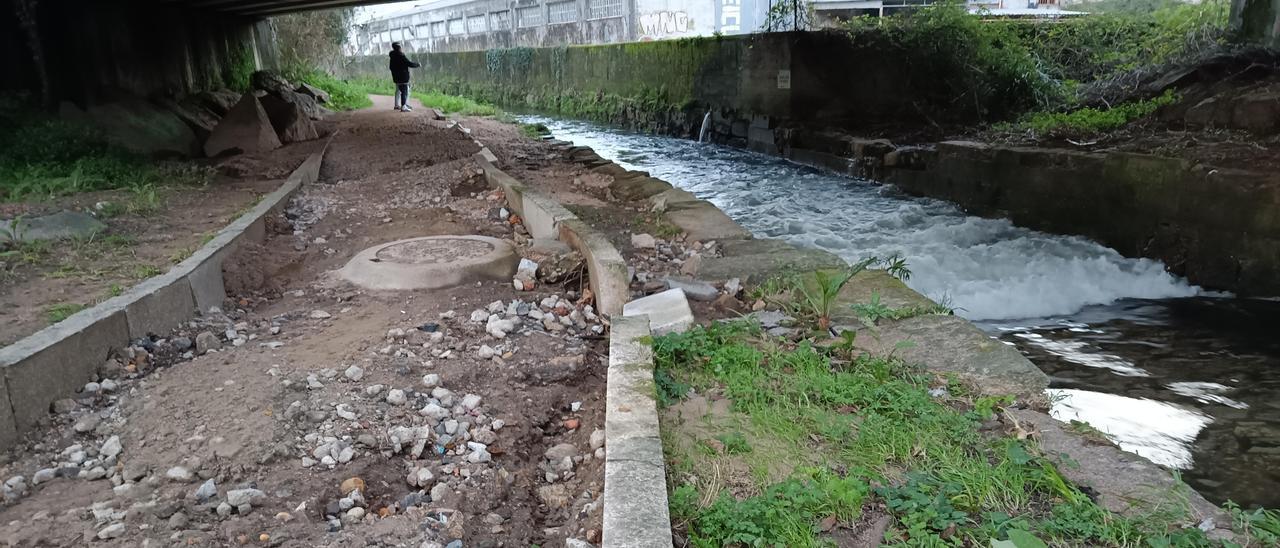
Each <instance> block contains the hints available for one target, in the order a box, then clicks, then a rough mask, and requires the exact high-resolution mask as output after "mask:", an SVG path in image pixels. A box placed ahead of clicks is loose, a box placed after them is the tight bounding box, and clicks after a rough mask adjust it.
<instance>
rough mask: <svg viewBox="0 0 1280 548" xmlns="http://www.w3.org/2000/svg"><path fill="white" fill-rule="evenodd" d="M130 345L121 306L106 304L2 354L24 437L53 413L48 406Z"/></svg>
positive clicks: (1, 366) (0, 360) (0, 366)
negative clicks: (115, 351)
mask: <svg viewBox="0 0 1280 548" xmlns="http://www.w3.org/2000/svg"><path fill="white" fill-rule="evenodd" d="M128 340H129V322H128V320H127V319H126V318H125V311H124V308H123V307H122V306H120V305H119V302H118V301H117V302H112V301H107V302H106V303H102V304H99V305H98V306H95V307H93V308H90V309H88V310H84V311H81V312H79V313H76V314H74V315H72V316H71V317H70V318H67V319H65V320H63V321H61V322H58V323H57V324H54V325H52V326H49V327H48V328H45V329H44V330H42V331H40V332H38V333H36V334H34V335H31V336H29V337H27V338H24V339H22V340H20V341H18V342H16V343H13V344H11V345H9V346H7V347H4V348H3V349H0V369H2V370H3V373H4V377H5V384H6V385H7V388H8V393H9V403H10V405H11V406H12V408H13V417H14V424H15V425H16V426H17V429H18V431H19V432H21V431H23V430H26V429H28V428H30V427H31V426H33V425H35V424H36V422H37V421H39V420H40V419H42V418H44V417H45V416H46V415H48V414H49V404H51V403H53V401H54V400H57V399H59V398H65V397H68V396H70V395H72V394H74V393H75V391H76V390H79V389H80V388H81V387H83V386H84V383H86V382H89V381H90V380H92V378H93V375H94V374H95V373H96V372H97V369H98V366H99V365H101V364H102V362H103V361H104V360H106V359H107V356H108V355H109V354H110V352H111V351H112V349H114V348H117V347H120V346H123V345H124V344H125V343H126V342H128Z"/></svg>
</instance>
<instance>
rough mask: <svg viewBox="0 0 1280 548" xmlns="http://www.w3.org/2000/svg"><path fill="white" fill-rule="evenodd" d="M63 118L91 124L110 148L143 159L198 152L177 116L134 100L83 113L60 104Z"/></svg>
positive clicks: (192, 135) (93, 108)
mask: <svg viewBox="0 0 1280 548" xmlns="http://www.w3.org/2000/svg"><path fill="white" fill-rule="evenodd" d="M61 114H62V116H63V118H64V119H67V120H68V121H71V122H78V123H84V124H88V125H92V126H94V127H96V128H98V129H99V130H101V131H102V133H103V135H105V136H106V138H107V140H108V141H109V142H111V143H112V144H114V145H117V146H120V147H123V148H125V149H128V150H131V151H133V152H136V153H138V154H143V155H147V156H183V157H188V156H192V155H194V154H195V153H196V151H197V150H199V143H198V142H197V141H196V134H195V133H193V132H192V131H191V128H189V127H187V124H186V123H185V122H183V121H182V119H181V118H179V117H178V115H176V114H174V113H173V112H170V111H169V110H168V109H166V108H164V107H162V106H159V105H155V104H152V103H150V102H147V101H145V100H142V99H140V98H136V97H128V98H124V99H122V100H119V101H115V102H111V103H106V104H102V105H93V106H91V107H89V108H88V109H86V110H80V109H78V108H74V107H72V106H67V105H64V107H63V108H62V109H61Z"/></svg>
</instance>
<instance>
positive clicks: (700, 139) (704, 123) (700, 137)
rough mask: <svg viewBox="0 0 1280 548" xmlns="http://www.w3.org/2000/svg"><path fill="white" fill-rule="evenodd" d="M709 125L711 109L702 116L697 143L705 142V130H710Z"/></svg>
mask: <svg viewBox="0 0 1280 548" xmlns="http://www.w3.org/2000/svg"><path fill="white" fill-rule="evenodd" d="M710 125H711V111H709V110H708V111H707V114H706V115H705V116H703V117H702V128H701V129H699V130H698V142H699V143H705V142H707V132H708V131H709V130H710Z"/></svg>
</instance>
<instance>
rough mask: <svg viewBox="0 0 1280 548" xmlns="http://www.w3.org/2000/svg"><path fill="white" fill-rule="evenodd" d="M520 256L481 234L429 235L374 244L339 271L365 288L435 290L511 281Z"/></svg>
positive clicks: (509, 247) (505, 244) (496, 240)
mask: <svg viewBox="0 0 1280 548" xmlns="http://www.w3.org/2000/svg"><path fill="white" fill-rule="evenodd" d="M519 262H520V256H519V255H517V254H516V251H515V248H513V247H512V246H511V244H509V243H507V242H504V241H502V240H499V239H496V238H486V237H484V236H431V237H426V238H413V239H411V240H400V241H398V242H390V243H385V244H381V245H376V246H373V247H371V248H369V249H366V250H364V251H361V252H360V253H357V254H356V256H355V257H352V258H351V260H350V261H348V262H347V265H346V266H344V267H342V269H341V270H340V271H339V272H338V273H339V275H341V276H342V278H344V279H345V280H347V281H348V282H351V283H353V284H355V285H358V286H360V287H364V288H367V289H440V288H445V287H452V286H456V285H461V284H464V283H471V282H476V281H480V280H510V279H511V276H513V275H515V272H516V265H517V264H518V263H519Z"/></svg>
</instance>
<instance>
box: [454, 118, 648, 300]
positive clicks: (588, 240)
mask: <svg viewBox="0 0 1280 548" xmlns="http://www.w3.org/2000/svg"><path fill="white" fill-rule="evenodd" d="M476 144H478V145H480V147H481V149H480V152H477V153H476V154H475V155H474V156H473V157H472V159H473V160H474V161H475V162H476V163H477V164H479V165H480V169H481V170H483V171H484V176H485V180H487V181H488V182H489V185H490V186H493V187H494V188H496V189H500V190H502V192H503V194H504V195H505V196H506V200H507V206H508V207H510V208H511V209H512V210H513V211H515V212H516V214H517V215H519V216H520V218H521V219H522V220H523V221H524V225H525V228H527V229H528V230H529V235H530V236H533V237H534V238H555V239H558V240H560V241H562V242H564V243H566V244H568V245H569V247H571V248H573V249H574V250H575V251H577V252H578V253H581V254H582V258H583V259H584V260H585V261H586V263H587V274H588V277H589V279H590V286H591V292H592V293H593V294H595V297H596V308H597V309H598V310H599V312H601V313H602V314H605V315H607V316H610V317H614V316H620V315H622V305H623V304H624V303H626V302H627V299H628V297H629V294H630V291H629V289H628V286H629V285H630V274H629V273H628V272H627V262H626V261H625V260H624V259H623V258H622V254H621V253H619V252H618V249H617V248H615V247H614V246H613V244H612V243H610V242H609V240H608V238H605V237H604V235H603V234H600V233H599V232H596V231H595V230H594V229H592V228H591V227H590V226H588V225H587V223H585V222H583V221H582V220H581V219H578V217H577V216H576V215H574V214H573V212H571V211H569V210H568V209H565V207H564V206H563V205H560V203H559V202H557V201H556V200H555V199H554V198H552V197H550V196H547V195H546V194H543V193H541V192H539V191H537V190H534V189H532V188H529V187H527V186H525V185H524V184H523V183H521V182H520V181H518V180H516V179H515V178H514V177H512V176H511V175H508V174H507V173H506V172H504V171H502V169H500V168H498V165H497V162H498V158H497V157H496V156H494V154H493V152H491V151H490V150H489V149H488V148H487V147H485V146H484V144H483V143H480V142H479V141H476Z"/></svg>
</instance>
